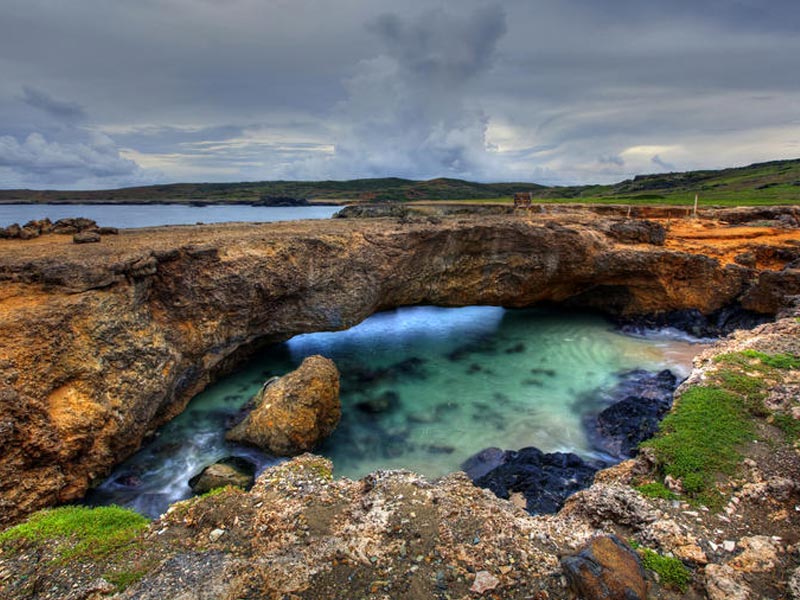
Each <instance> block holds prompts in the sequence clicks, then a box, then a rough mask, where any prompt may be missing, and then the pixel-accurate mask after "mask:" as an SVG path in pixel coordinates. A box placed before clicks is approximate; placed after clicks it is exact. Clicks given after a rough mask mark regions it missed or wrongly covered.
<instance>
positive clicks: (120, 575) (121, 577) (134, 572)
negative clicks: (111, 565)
mask: <svg viewBox="0 0 800 600" xmlns="http://www.w3.org/2000/svg"><path fill="white" fill-rule="evenodd" d="M148 571H149V569H146V568H142V569H131V570H127V571H125V570H123V571H109V572H108V573H103V579H105V580H106V581H108V582H109V583H110V584H111V585H113V586H114V587H115V588H116V589H117V592H118V593H119V592H123V591H125V590H126V589H128V588H129V587H130V586H132V585H133V584H134V583H136V582H138V581H140V580H141V579H142V578H143V577H144V576H145V575H147V573H148Z"/></svg>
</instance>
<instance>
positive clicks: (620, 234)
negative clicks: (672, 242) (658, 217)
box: [610, 219, 667, 246]
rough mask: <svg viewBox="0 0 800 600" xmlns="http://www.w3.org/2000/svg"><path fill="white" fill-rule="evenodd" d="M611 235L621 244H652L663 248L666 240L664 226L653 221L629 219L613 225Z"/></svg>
mask: <svg viewBox="0 0 800 600" xmlns="http://www.w3.org/2000/svg"><path fill="white" fill-rule="evenodd" d="M610 232H611V235H612V236H613V237H614V238H615V239H617V240H619V241H620V242H622V243H623V244H653V245H655V246H663V245H664V240H666V239H667V231H666V229H664V226H663V225H661V224H660V223H656V222H655V221H645V220H641V219H631V220H625V221H619V222H617V223H613V224H612V225H611V227H610Z"/></svg>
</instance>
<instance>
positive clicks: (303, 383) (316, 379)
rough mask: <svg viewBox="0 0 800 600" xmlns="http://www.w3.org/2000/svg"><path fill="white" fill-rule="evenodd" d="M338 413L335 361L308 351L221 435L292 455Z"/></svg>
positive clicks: (322, 434) (329, 427)
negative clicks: (304, 356)
mask: <svg viewBox="0 0 800 600" xmlns="http://www.w3.org/2000/svg"><path fill="white" fill-rule="evenodd" d="M341 415H342V410H341V404H340V402H339V371H338V370H337V369H336V365H335V364H333V361H331V360H330V359H327V358H325V357H322V356H310V357H308V358H306V359H305V360H304V361H303V364H301V365H300V367H299V368H298V369H297V370H295V371H292V372H291V373H289V374H288V375H284V376H283V377H281V378H280V379H279V380H278V381H276V382H275V383H273V384H271V385H269V386H266V387H265V388H264V389H263V390H262V391H261V393H260V397H259V398H257V399H256V408H255V409H253V411H252V412H251V413H250V414H249V415H247V417H246V418H245V419H244V421H242V422H241V423H239V424H238V425H237V426H236V427H234V428H233V429H232V430H231V431H229V432H228V434H227V436H226V437H227V439H229V440H231V441H233V442H241V443H246V444H252V445H254V446H258V447H260V448H263V449H265V450H268V451H269V452H272V453H273V454H276V455H278V456H295V455H297V454H302V453H303V452H307V451H309V450H311V449H313V448H314V446H316V445H317V444H318V443H319V442H321V441H322V440H323V439H325V438H326V437H328V436H329V435H330V434H331V433H332V432H333V430H334V429H335V428H336V426H337V425H338V424H339V419H340V418H341Z"/></svg>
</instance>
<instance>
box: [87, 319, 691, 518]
mask: <svg viewBox="0 0 800 600" xmlns="http://www.w3.org/2000/svg"><path fill="white" fill-rule="evenodd" d="M699 350H700V348H699V347H698V346H697V345H696V344H693V343H690V342H689V341H687V340H683V339H677V338H676V336H659V335H653V336H649V337H647V338H642V337H631V336H628V335H623V334H622V333H620V332H619V331H617V330H616V329H615V328H614V326H613V325H611V324H609V323H608V322H607V321H605V320H604V319H603V318H602V317H599V316H596V315H591V314H583V313H563V312H557V311H551V310H540V309H526V310H504V309H502V308H495V307H467V308H457V309H444V308H433V307H413V308H403V309H399V310H396V311H391V312H386V313H380V314H377V315H374V316H372V317H370V318H369V319H367V320H366V321H364V322H363V323H361V324H360V325H357V326H356V327H353V328H352V329H349V330H347V331H340V332H333V333H313V334H306V335H300V336H297V337H295V338H293V339H291V340H289V341H288V342H286V343H284V344H280V345H278V346H274V347H272V348H269V349H267V350H266V351H265V352H263V353H262V354H260V355H259V356H257V357H255V358H254V359H253V360H251V361H250V362H249V363H248V364H247V365H245V366H243V367H242V369H241V370H240V371H238V372H237V373H236V374H233V375H231V376H229V377H227V378H225V379H223V380H221V381H219V382H218V383H216V384H215V385H213V386H211V387H209V388H208V389H207V390H206V391H204V392H203V393H202V394H200V395H199V396H198V397H197V398H195V399H194V400H193V401H192V402H191V403H190V405H189V407H188V408H187V410H186V411H185V412H184V413H183V414H181V415H180V416H179V417H177V418H176V419H174V420H173V421H172V422H170V423H168V424H167V425H166V426H164V427H163V428H162V429H161V431H160V432H159V434H158V436H157V437H156V438H155V439H154V440H152V441H151V442H149V443H148V444H147V445H146V446H145V447H143V448H142V450H141V451H140V452H139V453H137V454H136V455H135V456H133V457H132V458H131V459H129V460H128V461H126V462H125V463H124V464H122V465H120V466H119V467H118V468H117V469H116V471H115V472H114V473H113V474H112V476H111V477H110V478H109V480H108V481H106V482H105V483H103V484H102V486H100V488H99V489H98V490H96V491H95V492H94V493H93V494H92V496H91V497H90V501H93V502H101V503H107V502H116V503H120V504H124V505H128V506H131V507H134V508H137V509H138V510H140V511H142V512H145V513H147V514H151V515H152V514H155V515H157V514H159V513H160V512H162V511H163V510H164V509H165V508H166V506H167V505H168V504H169V502H173V501H175V500H178V499H180V498H185V497H188V496H189V495H190V491H189V488H188V486H187V484H186V482H187V481H188V479H189V478H190V477H191V476H192V475H194V474H195V473H197V472H199V471H200V470H201V469H202V468H203V467H204V466H206V465H208V464H211V463H213V462H215V461H217V460H219V459H221V458H224V457H226V456H230V455H237V456H243V457H246V458H249V459H250V460H252V461H253V462H255V463H256V464H257V465H258V467H259V469H263V468H264V467H266V466H268V465H270V464H274V463H275V462H276V460H277V459H275V458H272V457H268V456H266V455H264V454H262V453H260V452H259V451H257V450H254V449H249V448H245V447H241V446H234V445H232V444H228V443H227V442H225V440H224V431H225V429H226V427H229V426H230V425H231V423H232V421H233V419H234V418H235V416H236V414H237V413H238V412H239V410H240V407H241V406H242V405H243V404H244V403H245V402H246V401H247V400H248V399H249V398H250V397H252V395H253V394H255V393H256V392H257V391H258V390H259V388H260V386H261V384H262V383H263V382H264V380H265V379H267V378H269V377H271V376H274V375H282V374H284V373H286V372H288V371H289V370H291V369H293V368H295V367H296V366H298V365H299V364H300V362H302V360H303V358H305V357H306V356H309V355H312V354H322V355H324V356H328V357H330V358H332V359H333V360H334V361H335V362H336V364H337V366H338V368H339V370H340V372H341V399H342V413H343V416H342V421H341V423H340V425H339V427H338V428H337V430H336V431H335V432H334V434H333V435H332V436H331V437H330V438H329V439H328V440H327V441H326V442H325V443H324V444H323V445H322V446H321V447H320V448H319V449H318V453H320V454H323V455H325V456H328V457H330V458H332V459H333V461H334V465H335V474H336V475H338V476H347V477H353V478H355V477H361V476H363V475H365V474H367V473H369V472H370V471H373V470H375V469H386V468H406V469H411V470H414V471H417V472H420V473H422V474H425V475H428V476H430V477H437V476H440V475H443V474H445V473H448V472H451V471H454V470H457V469H458V468H459V466H460V464H461V463H462V462H463V461H464V460H465V459H467V458H468V457H469V456H471V455H473V454H475V453H476V452H479V451H480V450H482V449H484V448H487V447H489V446H498V447H501V448H504V449H518V448H521V447H525V446H536V447H538V448H540V449H542V450H544V451H548V452H550V451H556V450H561V451H572V452H577V453H578V454H581V455H583V456H592V454H593V453H592V450H591V448H590V446H589V444H588V442H587V439H586V436H585V434H584V431H583V427H582V422H581V419H582V417H583V416H584V415H585V414H587V413H590V412H593V411H596V410H597V409H598V406H600V405H601V404H602V402H603V390H604V389H605V390H607V389H610V388H612V387H613V386H614V384H615V383H616V381H617V375H618V374H619V373H620V372H622V371H625V370H629V369H632V368H645V369H652V370H660V369H664V368H669V369H671V370H673V372H675V373H676V374H679V375H681V376H685V375H686V374H688V370H689V368H690V365H691V358H692V356H694V355H695V354H696V353H697V352H699Z"/></svg>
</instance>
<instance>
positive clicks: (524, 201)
mask: <svg viewBox="0 0 800 600" xmlns="http://www.w3.org/2000/svg"><path fill="white" fill-rule="evenodd" d="M531 200H532V194H531V193H530V192H516V193H515V194H514V208H530V206H531Z"/></svg>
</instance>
